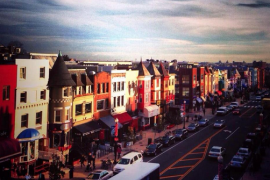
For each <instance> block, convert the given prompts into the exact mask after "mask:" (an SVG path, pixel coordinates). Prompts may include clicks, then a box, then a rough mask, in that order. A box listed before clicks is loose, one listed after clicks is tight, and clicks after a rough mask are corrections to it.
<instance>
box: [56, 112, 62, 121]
mask: <svg viewBox="0 0 270 180" xmlns="http://www.w3.org/2000/svg"><path fill="white" fill-rule="evenodd" d="M55 122H61V110H56V111H55Z"/></svg>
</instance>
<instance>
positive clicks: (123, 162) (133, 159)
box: [113, 152, 143, 174]
mask: <svg viewBox="0 0 270 180" xmlns="http://www.w3.org/2000/svg"><path fill="white" fill-rule="evenodd" d="M137 162H143V156H142V154H141V153H140V152H130V153H128V154H126V155H125V156H123V157H122V158H121V159H120V160H119V162H118V163H117V164H116V165H115V166H114V168H113V172H114V174H117V173H119V172H121V171H123V170H125V169H127V168H130V167H131V166H132V164H135V163H137Z"/></svg>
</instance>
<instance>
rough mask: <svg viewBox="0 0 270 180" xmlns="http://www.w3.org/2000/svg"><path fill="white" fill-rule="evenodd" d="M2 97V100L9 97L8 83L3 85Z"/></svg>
mask: <svg viewBox="0 0 270 180" xmlns="http://www.w3.org/2000/svg"><path fill="white" fill-rule="evenodd" d="M2 99H3V101H6V100H9V99H10V86H9V85H6V86H3V92H2Z"/></svg>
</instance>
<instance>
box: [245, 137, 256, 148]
mask: <svg viewBox="0 0 270 180" xmlns="http://www.w3.org/2000/svg"><path fill="white" fill-rule="evenodd" d="M242 146H243V147H245V148H249V149H251V150H253V149H254V147H255V146H254V140H252V139H245V140H244V142H243V145H242Z"/></svg>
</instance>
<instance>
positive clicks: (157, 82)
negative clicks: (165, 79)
mask: <svg viewBox="0 0 270 180" xmlns="http://www.w3.org/2000/svg"><path fill="white" fill-rule="evenodd" d="M159 80H160V79H157V87H159Z"/></svg>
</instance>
